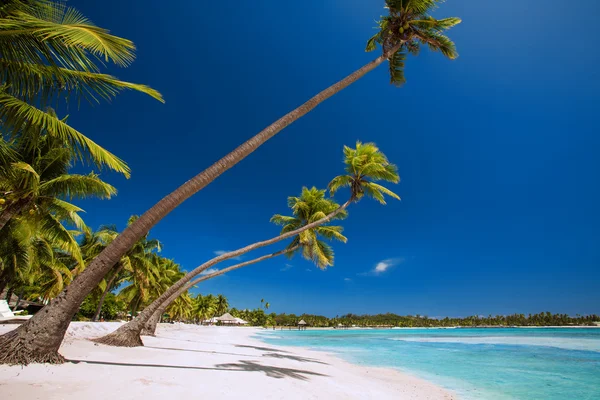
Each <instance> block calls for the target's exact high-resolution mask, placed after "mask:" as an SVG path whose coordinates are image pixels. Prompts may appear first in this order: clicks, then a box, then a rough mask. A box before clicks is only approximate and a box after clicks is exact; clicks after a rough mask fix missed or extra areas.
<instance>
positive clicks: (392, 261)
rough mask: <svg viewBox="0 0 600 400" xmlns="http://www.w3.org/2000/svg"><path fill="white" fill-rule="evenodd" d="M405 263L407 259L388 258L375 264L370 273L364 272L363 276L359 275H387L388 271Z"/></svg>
mask: <svg viewBox="0 0 600 400" xmlns="http://www.w3.org/2000/svg"><path fill="white" fill-rule="evenodd" d="M404 261H405V258H403V257H402V258H388V259H386V260H381V261H379V262H378V263H377V264H375V267H373V269H372V270H370V271H368V272H363V273H362V274H359V275H368V276H379V275H382V274H384V273H386V272H387V271H389V270H390V269H391V268H392V267H394V266H396V265H398V264H402V263H403V262H404Z"/></svg>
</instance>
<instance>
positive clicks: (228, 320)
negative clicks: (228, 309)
mask: <svg viewBox="0 0 600 400" xmlns="http://www.w3.org/2000/svg"><path fill="white" fill-rule="evenodd" d="M217 321H221V322H222V323H224V324H237V323H238V321H237V319H235V317H233V316H232V315H231V314H229V313H225V314H223V315H221V316H220V317H217Z"/></svg>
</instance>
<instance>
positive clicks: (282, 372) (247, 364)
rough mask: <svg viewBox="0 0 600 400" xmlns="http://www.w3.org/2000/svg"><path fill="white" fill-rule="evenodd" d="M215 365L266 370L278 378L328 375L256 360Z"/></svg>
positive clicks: (248, 370) (252, 370)
mask: <svg viewBox="0 0 600 400" xmlns="http://www.w3.org/2000/svg"><path fill="white" fill-rule="evenodd" d="M215 367H217V368H219V369H224V370H228V371H246V372H264V373H265V375H267V376H268V377H270V378H276V379H282V378H293V379H299V380H302V381H307V380H308V376H306V375H314V376H328V375H325V374H320V373H318V372H313V371H306V370H303V369H292V368H281V367H271V366H266V365H262V364H259V363H257V362H254V361H246V360H240V361H239V362H238V363H229V364H217V365H215Z"/></svg>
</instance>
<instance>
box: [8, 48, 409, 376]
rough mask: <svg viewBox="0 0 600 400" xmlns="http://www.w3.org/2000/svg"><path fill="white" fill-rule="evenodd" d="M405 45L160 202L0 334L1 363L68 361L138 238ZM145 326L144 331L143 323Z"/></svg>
mask: <svg viewBox="0 0 600 400" xmlns="http://www.w3.org/2000/svg"><path fill="white" fill-rule="evenodd" d="M399 48H400V45H397V46H396V47H395V48H392V49H390V50H389V51H388V52H386V53H384V54H382V55H381V56H379V57H377V58H376V59H375V60H373V61H371V62H370V63H368V64H366V65H365V66H363V67H362V68H360V69H359V70H357V71H355V72H353V73H352V74H350V75H348V76H347V77H346V78H344V79H342V80H341V81H339V82H337V83H335V84H333V85H332V86H330V87H328V88H327V89H325V90H323V91H322V92H320V93H319V94H317V95H316V96H314V97H313V98H311V99H310V100H308V101H307V102H306V103H304V104H302V105H301V106H300V107H298V108H296V109H295V110H293V111H292V112H290V113H288V114H286V115H284V116H283V117H281V118H280V119H278V120H277V121H275V122H274V123H273V124H271V125H269V126H268V127H267V128H265V129H264V130H262V131H261V132H259V133H258V134H257V135H256V136H254V137H253V138H251V139H250V140H248V141H246V142H245V143H243V144H242V145H240V146H239V147H237V148H236V149H235V150H233V151H232V152H231V153H229V154H227V155H226V156H225V157H223V158H222V159H220V160H219V161H217V162H216V163H214V164H213V165H211V166H210V167H208V168H207V169H206V170H204V171H203V172H201V173H200V174H198V175H196V176H195V177H194V178H192V179H191V180H189V181H187V182H186V183H184V184H183V185H181V186H180V187H179V188H177V189H176V190H175V191H174V192H172V193H170V194H169V195H167V196H166V197H164V198H163V199H162V200H160V201H159V202H158V203H156V204H155V205H154V206H153V207H152V208H150V209H149V210H148V211H146V212H145V213H144V214H143V215H142V216H141V217H140V218H139V219H138V220H137V221H135V222H134V223H133V224H131V225H130V226H128V227H127V228H126V229H125V230H124V231H123V233H122V234H121V235H119V236H118V237H117V238H116V239H115V240H113V241H112V242H111V243H110V245H108V246H107V247H106V249H104V250H103V251H102V252H101V253H100V254H99V255H98V256H97V257H96V258H95V259H94V260H93V261H92V262H91V263H90V264H89V265H88V266H87V268H86V269H85V271H83V272H82V273H81V274H79V275H78V276H77V277H76V278H75V279H74V280H73V282H72V283H71V284H70V285H69V286H68V287H67V288H65V289H64V290H63V291H62V292H61V293H60V294H59V295H58V296H57V297H56V298H55V299H54V301H52V304H51V305H50V306H48V307H45V309H44V311H43V312H38V313H37V314H36V315H34V316H33V318H31V319H30V320H28V321H27V322H26V323H24V324H22V325H21V326H19V328H17V329H15V330H13V331H10V332H9V333H7V334H5V335H3V336H0V364H29V363H31V362H41V363H44V362H53V363H59V362H63V360H64V359H63V357H62V356H60V354H58V348H59V347H60V344H61V342H62V340H63V337H64V335H65V332H66V331H67V328H68V327H69V322H70V321H71V319H72V318H73V316H74V315H75V313H76V312H77V310H78V309H79V306H80V304H81V302H82V301H83V299H85V296H87V295H88V294H89V293H90V292H91V291H92V290H93V289H94V288H95V287H96V286H97V285H98V283H99V282H100V281H101V280H102V278H103V277H104V275H106V273H107V272H108V271H109V270H110V269H111V268H112V267H113V266H114V265H115V264H116V263H117V262H118V261H119V260H120V259H121V257H122V256H123V255H124V254H125V253H126V252H127V250H129V249H130V248H131V246H133V245H134V244H135V242H137V241H138V240H139V239H140V238H141V237H142V236H144V235H145V234H146V233H147V232H148V231H149V230H150V228H152V227H153V226H154V225H156V224H157V223H158V222H159V221H160V220H161V219H163V218H164V217H165V216H166V215H167V214H169V213H170V212H171V211H173V210H174V209H175V208H176V207H177V206H179V205H180V204H181V203H183V202H184V201H185V200H186V199H188V198H189V197H191V196H192V195H193V194H195V193H197V192H198V191H200V190H201V189H203V188H204V187H205V186H207V185H208V184H210V183H211V182H212V181H213V180H215V179H216V178H217V177H219V175H221V174H222V173H223V172H225V171H227V170H228V169H230V168H231V167H233V166H234V165H236V164H237V163H239V162H240V161H241V160H243V159H244V158H246V157H247V156H248V155H250V153H252V152H253V151H255V150H256V149H258V148H259V147H260V146H261V145H263V144H264V143H265V142H266V141H267V140H269V139H270V138H272V137H273V136H275V135H276V134H278V133H279V132H281V130H283V129H284V128H286V127H287V126H288V125H290V124H291V123H293V122H295V121H296V120H298V119H299V118H301V117H303V116H304V115H306V114H307V113H308V112H310V111H312V110H313V109H314V108H315V107H316V106H318V105H319V104H320V103H322V102H323V101H325V100H327V99H328V98H329V97H331V96H333V95H334V94H336V93H338V92H339V91H341V90H343V89H345V88H346V87H348V86H350V85H351V84H352V83H354V82H356V81H357V80H359V79H360V78H362V77H363V76H364V75H366V74H367V73H369V72H371V71H373V70H374V69H375V68H377V67H378V66H379V65H381V64H382V63H383V62H384V61H386V60H387V59H388V58H389V57H390V56H392V55H393V54H394V53H395V52H396V51H397V50H398V49H399ZM163 300H164V299H163ZM139 329H140V330H141V327H140V328H139ZM138 335H139V331H138ZM140 343H141V341H140Z"/></svg>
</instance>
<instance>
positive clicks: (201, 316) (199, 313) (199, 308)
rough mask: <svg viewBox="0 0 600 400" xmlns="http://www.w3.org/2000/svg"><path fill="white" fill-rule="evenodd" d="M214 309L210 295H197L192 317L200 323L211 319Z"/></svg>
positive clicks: (163, 309)
mask: <svg viewBox="0 0 600 400" xmlns="http://www.w3.org/2000/svg"><path fill="white" fill-rule="evenodd" d="M167 307H168V304H167V305H165V307H162V308H161V312H160V314H159V317H160V316H162V315H163V314H164V311H165V310H166V308H167ZM215 308H216V304H215V299H214V297H213V296H212V295H208V296H202V295H201V294H198V295H197V296H196V297H195V299H194V316H195V317H196V318H198V320H199V321H200V323H202V321H204V320H207V319H209V318H210V317H212V316H213V315H214V314H215ZM157 322H158V321H157ZM154 326H156V324H154ZM151 334H152V335H154V331H152V332H151Z"/></svg>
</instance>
